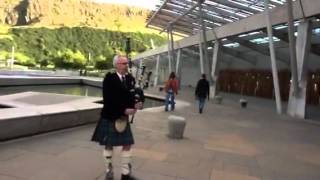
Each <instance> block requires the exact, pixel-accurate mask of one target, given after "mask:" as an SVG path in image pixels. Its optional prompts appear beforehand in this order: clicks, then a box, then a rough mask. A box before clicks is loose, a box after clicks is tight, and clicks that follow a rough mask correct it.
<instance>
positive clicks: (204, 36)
mask: <svg viewBox="0 0 320 180" xmlns="http://www.w3.org/2000/svg"><path fill="white" fill-rule="evenodd" d="M203 2H204V1H203V0H198V8H199V24H200V25H201V32H200V34H202V38H201V36H200V44H201V45H202V46H200V48H201V49H202V51H203V54H202V59H203V60H202V71H201V73H205V74H207V76H208V77H210V76H209V74H210V68H211V67H210V66H209V64H210V63H209V60H208V59H209V58H208V47H207V34H206V30H207V29H206V24H205V22H204V20H203V11H202V3H203ZM200 57H201V56H200ZM209 81H211V78H209Z"/></svg>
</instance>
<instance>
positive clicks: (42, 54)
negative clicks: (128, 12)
mask: <svg viewBox="0 0 320 180" xmlns="http://www.w3.org/2000/svg"><path fill="white" fill-rule="evenodd" d="M1 29H2V31H1ZM1 37H5V38H1ZM8 37H10V38H8ZM126 37H130V38H131V49H132V55H134V54H136V53H139V52H143V51H145V50H147V49H150V48H151V44H150V40H151V39H152V40H153V41H154V43H155V45H156V46H159V45H162V44H164V43H165V42H166V39H165V38H164V37H162V36H159V35H157V34H147V33H139V32H136V33H135V32H117V31H109V30H105V29H95V28H89V27H61V28H56V29H49V28H24V27H20V28H11V29H8V28H7V29H6V28H1V27H0V60H1V59H8V58H11V49H12V46H14V47H15V60H16V62H15V63H16V64H20V65H26V66H33V67H34V66H40V67H47V66H52V65H54V66H55V67H56V68H64V69H83V68H85V67H86V66H91V67H92V66H94V67H95V69H108V68H110V67H112V63H111V61H112V57H113V55H114V54H115V53H122V54H124V51H125V39H126ZM89 53H90V54H91V58H90V61H89V58H88V57H89Z"/></svg>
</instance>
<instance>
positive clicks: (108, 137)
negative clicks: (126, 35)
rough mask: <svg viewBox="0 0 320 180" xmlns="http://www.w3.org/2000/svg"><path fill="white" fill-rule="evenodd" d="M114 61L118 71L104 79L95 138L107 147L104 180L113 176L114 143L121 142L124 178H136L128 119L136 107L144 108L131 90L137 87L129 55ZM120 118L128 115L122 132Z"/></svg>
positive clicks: (116, 57) (126, 179)
mask: <svg viewBox="0 0 320 180" xmlns="http://www.w3.org/2000/svg"><path fill="white" fill-rule="evenodd" d="M113 65H114V66H115V68H116V72H114V73H108V74H107V75H106V76H105V78H104V80H103V108H102V111H101V119H100V120H99V122H98V124H97V126H96V128H95V131H94V133H93V136H92V141H95V142H98V143H99V144H100V145H103V146H104V147H105V148H104V150H103V156H104V158H105V164H106V176H105V180H113V178H114V177H113V166H112V154H113V147H114V146H122V152H121V168H122V175H121V180H134V179H136V178H134V177H133V176H132V174H131V146H132V145H133V144H134V139H133V135H132V131H131V128H130V124H129V122H128V120H129V115H134V114H135V113H136V112H137V109H141V108H142V103H141V102H135V98H134V95H133V94H132V93H131V92H130V91H131V90H132V89H133V88H134V78H133V77H132V76H131V75H130V74H128V73H127V70H128V59H127V58H126V57H124V56H115V58H114V60H113ZM121 119H122V120H123V119H125V121H124V122H125V123H123V124H124V126H122V127H124V128H122V131H121V132H119V128H117V125H118V122H119V121H118V120H121ZM122 122H123V121H122ZM123 129H124V130H123Z"/></svg>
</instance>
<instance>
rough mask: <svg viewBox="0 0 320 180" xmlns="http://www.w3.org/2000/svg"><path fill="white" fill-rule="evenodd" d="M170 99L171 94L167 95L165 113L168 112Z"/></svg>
mask: <svg viewBox="0 0 320 180" xmlns="http://www.w3.org/2000/svg"><path fill="white" fill-rule="evenodd" d="M169 99H170V93H167V95H166V100H165V108H164V110H165V111H168V106H169Z"/></svg>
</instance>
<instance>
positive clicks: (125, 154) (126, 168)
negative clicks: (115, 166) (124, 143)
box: [121, 150, 131, 175]
mask: <svg viewBox="0 0 320 180" xmlns="http://www.w3.org/2000/svg"><path fill="white" fill-rule="evenodd" d="M130 163H131V150H129V151H124V150H122V152H121V170H122V174H123V175H127V174H130V171H131V167H130Z"/></svg>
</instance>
